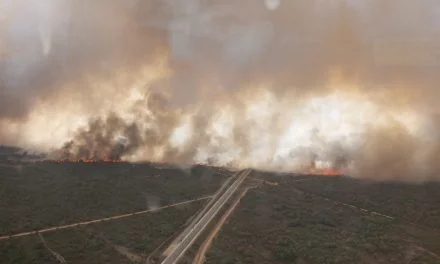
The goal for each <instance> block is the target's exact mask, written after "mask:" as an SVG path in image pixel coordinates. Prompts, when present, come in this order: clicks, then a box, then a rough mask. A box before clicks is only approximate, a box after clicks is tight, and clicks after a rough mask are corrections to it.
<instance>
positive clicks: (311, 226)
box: [206, 175, 440, 264]
mask: <svg viewBox="0 0 440 264" xmlns="http://www.w3.org/2000/svg"><path fill="white" fill-rule="evenodd" d="M311 177H312V176H311ZM264 178H265V179H268V180H271V181H278V182H279V183H280V184H279V185H278V186H271V185H264V186H263V187H260V188H258V189H253V190H250V191H249V192H248V194H247V195H246V196H245V197H244V198H243V200H242V201H241V203H240V205H239V207H238V208H237V210H236V212H235V213H234V214H233V215H232V216H231V218H230V219H229V221H228V222H227V223H226V224H225V226H224V227H223V229H222V231H221V232H220V234H219V236H218V237H217V238H216V240H215V241H214V244H213V247H212V248H211V249H210V251H209V252H208V254H207V261H206V263H216V264H217V263H220V264H221V263H262V264H263V263H307V264H311V263H316V264H321V263H347V264H349V263H350V264H351V263H365V264H373V263H384V264H385V263H396V264H401V263H411V264H422V263H440V257H439V256H438V255H440V230H438V229H434V228H430V227H427V226H426V225H425V223H427V222H421V223H423V224H421V225H418V224H411V223H409V222H408V221H407V220H406V219H407V218H408V219H410V218H411V217H410V215H411V212H408V211H407V210H408V209H407V208H405V207H407V206H408V204H409V202H406V203H405V201H407V199H408V200H409V201H412V203H414V204H413V207H409V208H413V210H415V211H414V212H416V211H417V210H416V208H417V205H418V206H419V207H418V211H420V209H421V208H426V209H425V210H426V211H425V215H426V216H428V215H432V213H433V212H431V211H429V209H428V208H435V205H437V207H436V208H438V204H440V198H439V195H438V190H439V188H438V185H437V184H435V183H431V184H426V185H419V186H410V185H405V184H385V183H381V184H373V183H368V184H367V183H365V182H363V181H358V180H353V179H344V178H337V177H336V178H334V177H325V178H323V177H313V178H310V179H307V180H304V181H298V182H297V181H296V180H298V179H299V178H295V177H289V176H284V177H275V176H268V175H265V176H264ZM342 182H344V184H342ZM374 185H377V186H376V187H374ZM306 186H307V188H306ZM329 186H330V187H329ZM366 186H369V187H368V188H370V189H371V190H374V189H376V188H377V189H380V190H381V192H382V193H383V196H384V197H385V198H381V197H377V196H379V194H378V193H377V192H373V191H371V192H369V191H367V190H365V191H363V192H362V191H360V189H362V188H366ZM435 186H437V188H436V187H435ZM338 188H339V189H338ZM302 189H304V190H306V191H302ZM329 189H331V190H332V192H330V191H329ZM423 192H428V193H426V194H424V195H421V193H423ZM338 193H341V196H338ZM330 194H332V197H331V198H332V199H335V200H338V199H344V202H347V203H351V204H355V205H364V204H362V203H361V202H360V201H362V199H365V200H366V201H376V203H375V204H369V209H374V210H375V211H382V210H384V211H385V213H394V214H395V215H396V216H399V217H397V218H394V219H388V218H386V217H382V216H379V215H374V214H371V213H369V212H368V211H363V210H361V209H360V208H356V207H350V206H347V205H343V204H340V203H336V202H334V201H332V200H331V199H329V200H325V199H324V196H326V195H330ZM417 195H419V196H417ZM350 197H351V198H352V199H351V200H350ZM415 197H419V199H416V198H415ZM435 197H437V198H435ZM381 199H386V200H381ZM380 201H382V203H385V204H380ZM434 211H435V210H434ZM400 216H402V218H400Z"/></svg>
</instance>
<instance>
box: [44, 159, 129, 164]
mask: <svg viewBox="0 0 440 264" xmlns="http://www.w3.org/2000/svg"><path fill="white" fill-rule="evenodd" d="M52 162H54V163H58V164H63V163H121V162H123V161H122V160H108V159H105V160H94V159H79V160H53V161H52Z"/></svg>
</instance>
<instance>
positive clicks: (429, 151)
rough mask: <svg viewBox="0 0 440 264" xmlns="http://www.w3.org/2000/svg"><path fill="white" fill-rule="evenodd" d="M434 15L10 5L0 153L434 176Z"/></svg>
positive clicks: (237, 4)
mask: <svg viewBox="0 0 440 264" xmlns="http://www.w3.org/2000/svg"><path fill="white" fill-rule="evenodd" d="M439 7H440V3H438V2H437V1H433V0H420V1H417V2H415V1H410V0H399V1H397V0H390V1H386V2H384V1H380V0H372V1H355V0H345V1H324V0H313V1H299V0H298V1H296V0H291V1H263V0H261V1H254V0H244V1H232V0H226V1H225V0H223V1H220V0H218V1H204V0H186V1H169V0H148V1H123V0H95V1H86V0H75V1H74V0H63V1H59V0H44V1H31V0H15V1H11V0H9V1H6V0H5V1H4V2H2V4H1V5H0V21H1V27H0V30H1V32H0V36H1V40H2V42H1V43H0V44H1V45H0V47H1V48H2V51H4V52H2V54H3V55H2V57H1V59H0V80H1V82H0V92H1V97H0V143H4V144H15V145H20V146H23V147H27V148H31V149H40V150H45V151H50V152H52V153H53V155H55V156H56V157H57V158H67V159H79V158H81V159H124V160H129V161H147V160H148V161H161V162H163V161H165V162H175V163H212V164H216V165H222V166H233V167H254V168H261V169H269V170H277V171H295V170H307V169H310V167H321V168H327V167H331V168H335V169H338V170H342V171H344V172H345V173H347V174H349V175H352V176H355V177H367V178H375V179H403V180H415V181H423V180H429V179H439V178H440V176H439V175H438V173H437V171H438V170H437V169H438V166H437V162H436V160H437V158H438V153H440V152H439V150H440V147H439V142H440V139H439V138H438V136H437V135H438V134H439V132H440V130H439V126H438V124H439V122H440V120H439V119H438V116H439V115H438V113H439V107H438V104H437V98H439V97H438V96H439V95H440V94H439V90H438V89H437V85H438V84H439V81H440V77H438V74H437V72H438V68H439V66H440V65H439V64H438V63H440V60H439V59H440V58H439V56H440V52H439V51H440V49H439V44H440V32H439V29H440V27H439V25H440V14H439V13H438V11H436V10H440V9H439Z"/></svg>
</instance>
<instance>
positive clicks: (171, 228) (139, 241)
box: [0, 201, 203, 264]
mask: <svg viewBox="0 0 440 264" xmlns="http://www.w3.org/2000/svg"><path fill="white" fill-rule="evenodd" d="M202 203H203V202H201V201H199V202H194V203H191V204H186V205H182V206H179V207H174V208H168V209H165V210H161V211H157V212H153V213H148V214H143V215H137V216H133V217H129V218H124V219H119V220H114V221H110V222H103V223H98V224H93V225H88V226H83V227H78V228H72V229H65V230H59V231H56V232H50V233H45V234H43V236H44V238H45V240H46V242H47V244H48V246H49V247H50V248H51V249H52V250H54V251H55V252H57V253H59V254H60V255H61V256H63V257H64V259H65V260H66V261H67V263H75V264H76V263H84V264H86V263H87V264H94V263H108V264H125V263H127V264H128V263H133V262H142V263H144V262H145V261H146V259H147V257H148V256H149V254H150V253H152V252H153V251H154V250H155V248H156V247H158V246H159V245H160V244H161V243H162V242H164V241H165V240H166V239H167V238H168V237H170V236H172V235H173V234H174V233H175V232H176V231H178V230H180V229H181V227H182V226H183V225H184V223H185V222H186V221H187V220H188V219H189V218H190V217H191V216H192V215H193V214H194V213H195V212H196V211H197V210H198V209H199V208H200V207H201V206H202ZM0 260H2V261H0V263H14V264H15V263H56V261H55V258H54V256H52V255H51V254H50V253H49V251H48V250H46V249H45V248H44V246H43V243H42V242H41V241H40V240H39V238H38V236H37V235H33V236H30V237H25V238H20V239H11V240H8V241H0Z"/></svg>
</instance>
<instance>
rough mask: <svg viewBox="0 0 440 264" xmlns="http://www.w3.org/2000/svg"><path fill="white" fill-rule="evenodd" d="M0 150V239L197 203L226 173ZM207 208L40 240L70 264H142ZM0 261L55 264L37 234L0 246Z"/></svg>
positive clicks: (134, 218) (190, 207)
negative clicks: (36, 157)
mask: <svg viewBox="0 0 440 264" xmlns="http://www.w3.org/2000/svg"><path fill="white" fill-rule="evenodd" d="M0 151H3V152H4V155H3V156H4V157H5V158H4V159H2V160H1V162H0V216H1V217H0V236H1V235H10V234H14V233H18V232H26V231H32V230H37V229H41V228H47V227H52V226H59V225H64V224H72V223H77V222H81V221H87V220H93V219H99V218H102V217H109V216H114V215H118V214H125V213H131V212H136V211H140V210H147V209H153V210H154V209H156V208H158V207H161V206H165V205H168V204H174V203H178V202H182V201H187V200H191V199H196V198H200V197H203V196H206V195H211V194H212V193H214V192H215V191H216V190H217V189H218V188H219V186H220V185H221V183H222V182H223V181H224V180H225V179H226V177H227V175H229V174H230V173H229V172H227V171H225V170H222V169H219V168H213V167H204V166H186V167H177V166H170V165H166V164H161V165H159V164H129V163H123V162H121V163H104V162H95V163H81V162H80V163H56V162H49V161H45V162H23V161H22V160H17V159H11V157H14V155H11V153H17V151H20V150H19V149H6V148H0ZM20 155H21V156H26V155H27V154H26V153H24V154H20ZM0 156H1V155H0ZM205 202H206V200H201V201H196V202H193V203H188V204H184V205H179V206H176V207H172V208H167V209H164V210H159V211H153V212H151V213H146V214H141V215H136V216H130V217H128V218H123V219H117V220H112V221H108V222H100V223H95V224H92V225H87V226H81V227H75V228H69V229H63V230H56V231H51V232H48V233H43V234H42V235H43V237H44V238H45V240H46V242H47V244H48V246H49V247H50V248H51V249H52V250H54V251H56V252H58V253H59V254H61V255H62V256H63V257H64V258H65V259H66V261H67V262H68V263H87V264H89V263H92V264H93V263H110V264H111V263H118V264H119V263H122V264H123V263H133V261H135V262H136V261H141V262H142V261H145V259H146V258H147V256H148V255H149V254H150V253H151V252H152V251H153V250H154V249H155V248H156V247H158V246H159V245H160V244H161V243H162V242H164V241H165V240H166V239H168V238H169V237H170V236H172V235H173V234H175V233H176V232H178V231H179V230H180V229H181V227H182V226H183V225H184V224H185V222H186V221H188V219H189V218H190V217H191V216H192V215H193V214H194V213H195V212H196V211H197V210H199V209H200V207H201V206H202V205H203V204H204V203H205ZM159 254H160V252H159ZM132 258H134V259H132ZM0 263H14V264H15V263H57V261H56V258H55V257H54V256H53V255H52V254H51V252H50V251H49V250H48V249H47V248H45V246H44V244H43V242H42V241H41V240H40V238H39V236H38V235H36V234H35V235H30V236H25V237H21V238H10V239H7V240H1V241H0Z"/></svg>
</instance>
